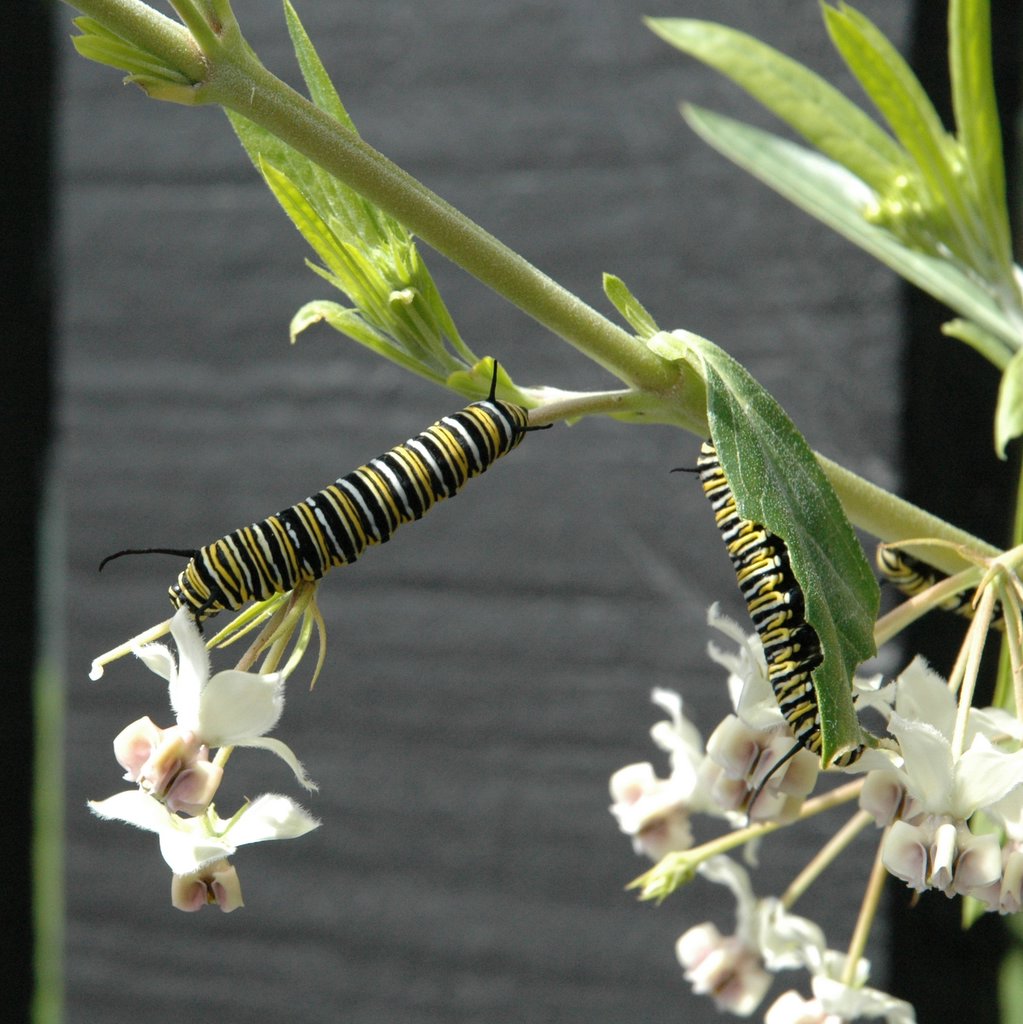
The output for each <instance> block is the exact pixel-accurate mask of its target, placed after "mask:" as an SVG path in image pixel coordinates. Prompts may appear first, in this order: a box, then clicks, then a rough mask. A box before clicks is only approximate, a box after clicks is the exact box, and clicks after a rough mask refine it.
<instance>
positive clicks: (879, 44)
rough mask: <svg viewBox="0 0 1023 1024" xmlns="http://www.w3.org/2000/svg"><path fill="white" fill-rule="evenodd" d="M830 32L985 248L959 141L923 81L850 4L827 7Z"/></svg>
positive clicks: (937, 194) (969, 240)
mask: <svg viewBox="0 0 1023 1024" xmlns="http://www.w3.org/2000/svg"><path fill="white" fill-rule="evenodd" d="M824 20H825V24H826V25H827V27H828V32H829V33H830V35H831V39H832V41H833V42H834V44H835V46H836V47H837V48H838V51H839V52H840V53H841V55H842V58H843V59H844V60H845V62H846V64H847V65H848V66H849V69H850V70H851V71H852V73H853V74H854V75H855V76H856V78H857V80H858V81H859V83H860V85H861V86H862V88H863V91H864V92H866V94H867V95H868V96H869V97H870V99H871V101H872V102H873V104H874V105H875V106H876V107H877V109H878V110H879V111H880V112H881V115H882V116H883V117H884V119H885V120H886V121H887V122H888V125H889V127H890V128H891V129H892V131H893V132H894V133H895V137H896V138H897V139H898V140H899V142H900V143H902V145H903V146H904V147H905V149H906V151H907V152H908V153H909V154H910V156H911V157H912V158H913V162H914V163H915V165H916V169H917V171H918V173H919V175H920V176H921V179H922V181H923V182H924V183H925V185H926V187H927V189H928V191H929V193H930V195H931V199H932V204H933V205H935V206H936V207H937V208H939V209H940V208H945V209H947V211H948V214H949V215H950V216H951V218H952V221H953V223H954V225H955V230H956V231H957V232H958V234H959V236H960V237H961V238H962V239H963V242H964V243H965V244H966V245H967V246H969V249H970V252H972V253H976V252H978V251H982V249H983V246H982V244H980V243H978V240H977V237H976V227H977V226H976V225H975V224H974V223H973V221H972V218H971V217H970V213H969V204H968V203H967V202H966V201H965V200H964V197H963V195H962V185H961V182H960V181H959V180H958V178H957V175H956V170H955V168H954V167H953V161H952V157H953V153H954V150H955V142H954V140H953V139H952V138H951V136H949V134H948V133H947V132H946V131H945V129H944V126H943V125H942V123H941V118H940V117H939V116H938V112H937V111H936V110H935V109H934V104H933V103H931V101H930V99H929V97H928V96H927V93H926V92H925V91H924V88H923V86H922V85H921V84H920V81H919V79H918V78H917V77H916V75H914V74H913V71H912V69H911V68H910V66H909V65H908V64H907V63H906V61H905V59H904V58H903V57H902V55H901V54H900V53H899V51H898V50H897V49H896V48H895V47H894V46H893V45H892V44H891V42H889V40H888V39H887V38H886V37H885V36H884V34H883V33H882V32H881V31H880V30H879V29H878V28H877V26H875V25H874V24H873V23H872V22H871V21H870V20H869V19H867V18H865V17H864V16H863V15H862V14H860V13H859V12H858V11H855V10H853V8H851V7H849V6H848V5H847V4H841V5H840V6H839V7H838V8H835V7H827V6H826V7H825V8H824Z"/></svg>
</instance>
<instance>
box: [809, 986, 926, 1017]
mask: <svg viewBox="0 0 1023 1024" xmlns="http://www.w3.org/2000/svg"><path fill="white" fill-rule="evenodd" d="M811 984H812V986H813V994H814V995H815V996H816V997H817V998H818V999H819V1000H820V1002H821V1004H822V1006H823V1007H824V1009H825V1010H826V1011H827V1012H828V1013H833V1014H835V1015H836V1016H838V1017H839V1018H841V1019H842V1020H858V1019H860V1018H861V1017H869V1018H878V1017H883V1018H884V1020H885V1021H886V1022H887V1024H916V1012H915V1011H914V1009H913V1007H912V1006H911V1005H910V1004H909V1003H907V1002H905V1001H904V1000H902V999H896V998H895V997H894V996H890V995H888V993H887V992H882V991H880V989H876V988H850V987H849V986H848V985H843V984H841V982H838V981H833V980H832V979H831V978H822V977H820V976H818V977H815V978H814V979H813V981H812V982H811Z"/></svg>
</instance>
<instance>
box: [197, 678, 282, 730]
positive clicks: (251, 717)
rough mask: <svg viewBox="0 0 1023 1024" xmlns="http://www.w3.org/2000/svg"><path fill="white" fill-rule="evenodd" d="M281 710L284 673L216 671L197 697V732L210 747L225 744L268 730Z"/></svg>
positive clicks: (276, 720)
mask: <svg viewBox="0 0 1023 1024" xmlns="http://www.w3.org/2000/svg"><path fill="white" fill-rule="evenodd" d="M283 711H284V675H283V674H282V673H280V672H274V673H271V674H270V675H265V676H264V675H257V674H256V673H254V672H239V671H237V670H234V669H231V670H229V671H227V672H218V673H217V674H216V675H215V676H214V677H213V678H212V679H211V680H210V681H209V682H208V683H207V684H206V686H205V688H204V689H203V691H202V696H201V697H200V698H199V705H198V716H197V717H198V721H197V724H196V726H195V731H196V733H197V734H198V735H199V736H201V737H202V741H203V742H204V743H205V744H207V745H208V746H211V747H226V746H232V745H234V744H238V743H240V742H241V741H242V740H245V739H250V738H252V737H254V736H262V735H263V734H264V733H266V732H269V731H270V730H271V729H272V728H273V727H274V726H275V725H276V724H277V722H278V720H279V719H280V717H281V713H282V712H283Z"/></svg>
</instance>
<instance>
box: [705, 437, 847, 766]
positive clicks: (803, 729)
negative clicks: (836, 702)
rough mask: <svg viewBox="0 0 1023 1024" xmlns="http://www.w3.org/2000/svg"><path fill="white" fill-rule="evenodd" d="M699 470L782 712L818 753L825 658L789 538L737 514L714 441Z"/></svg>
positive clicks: (805, 743)
mask: <svg viewBox="0 0 1023 1024" xmlns="http://www.w3.org/2000/svg"><path fill="white" fill-rule="evenodd" d="M696 469H697V472H698V473H699V475H700V482H701V484H702V485H703V491H704V494H706V495H707V498H708V499H709V500H710V503H711V507H712V508H713V509H714V519H715V522H716V523H717V526H718V529H719V530H720V531H721V536H722V538H723V540H724V542H725V546H726V547H727V549H728V556H729V558H731V560H732V567H733V568H734V569H735V576H736V580H737V581H738V584H739V590H740V591H741V592H742V596H743V598H744V599H745V601H746V607H747V608H748V609H749V615H750V618H751V619H752V621H753V626H754V628H755V629H756V631H757V635H758V636H759V637H760V640H761V643H762V644H763V647H764V657H765V659H766V661H767V678H768V680H769V682H770V683H771V688H772V689H773V690H774V695H775V697H776V699H777V701H778V706H779V708H781V713H782V714H783V715H784V716H785V720H786V721H787V722H788V724H789V726H790V727H791V729H792V731H793V733H794V734H795V736H796V739H797V740H798V741H799V743H800V744H801V745H802V746H803V747H805V748H806V749H807V750H810V751H812V752H813V753H815V754H817V755H818V756H820V752H821V732H820V710H819V708H818V706H817V692H816V690H815V689H814V686H813V679H812V674H813V670H814V669H815V668H817V666H818V665H820V664H821V662H822V661H823V660H824V659H823V654H822V653H821V646H820V640H819V638H818V636H817V632H816V630H814V628H813V627H812V626H811V625H810V624H809V623H808V622H807V621H806V619H805V611H806V609H805V605H804V602H803V591H802V589H801V588H800V586H799V583H798V582H797V580H796V578H795V576H794V575H793V573H792V567H791V565H790V563H789V554H788V549H787V548H786V546H785V542H784V541H783V540H782V539H781V538H780V537H778V536H776V535H775V534H773V533H771V532H770V531H768V530H766V529H765V528H764V527H763V526H761V525H760V524H759V523H754V522H752V521H751V520H749V519H743V518H742V517H741V516H740V515H739V512H738V509H737V508H736V505H735V495H734V494H733V493H732V488H731V485H730V484H729V483H728V480H727V478H726V477H725V472H724V470H723V469H722V467H721V463H720V461H719V460H718V454H717V449H716V448H715V447H714V444H713V442H712V441H705V442H704V443H703V446H702V447H701V449H700V457H699V458H698V459H697V460H696ZM862 749H863V748H862V747H857V748H856V749H855V750H852V751H849V752H848V753H846V754H843V755H842V756H841V757H840V758H838V759H836V761H835V762H834V763H835V764H836V765H838V766H840V767H844V766H846V765H849V764H852V763H853V762H854V761H855V760H856V759H857V758H858V757H859V756H860V754H861V753H862Z"/></svg>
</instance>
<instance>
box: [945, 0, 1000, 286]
mask: <svg viewBox="0 0 1023 1024" xmlns="http://www.w3.org/2000/svg"><path fill="white" fill-rule="evenodd" d="M949 70H950V75H951V79H952V105H953V109H954V110H955V118H956V129H957V132H958V137H959V142H960V145H961V146H962V151H963V155H964V157H965V161H966V168H967V171H968V174H969V181H970V185H971V190H972V193H973V195H972V198H973V205H974V206H975V208H976V209H977V211H978V213H979V215H980V217H981V220H982V222H983V225H984V231H985V233H986V237H987V247H988V250H989V251H990V252H991V253H992V255H993V257H994V259H993V264H994V265H993V266H992V267H991V272H992V274H993V276H996V277H999V278H1001V280H1003V281H1005V282H1006V283H1008V284H1010V286H1011V287H1013V288H1015V284H1014V282H1013V276H1012V237H1011V231H1010V228H1009V213H1008V206H1007V203H1006V194H1005V163H1004V158H1003V154H1002V129H1001V125H1000V124H999V121H998V104H997V101H996V98H995V83H994V70H993V68H992V66H991V10H990V4H989V3H988V0H969V2H964V0H953V3H952V4H951V6H950V8H949Z"/></svg>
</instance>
